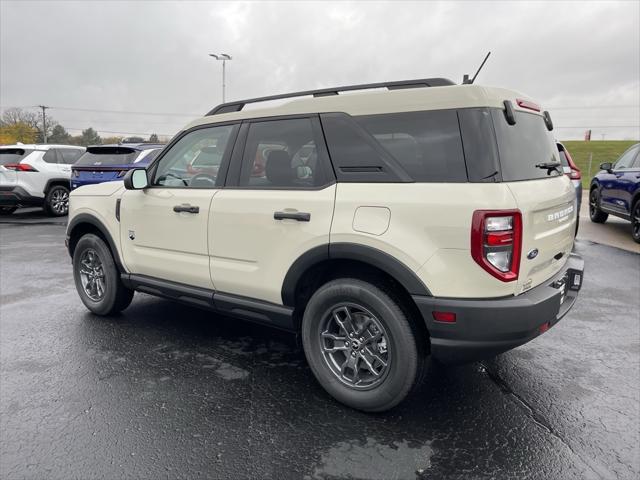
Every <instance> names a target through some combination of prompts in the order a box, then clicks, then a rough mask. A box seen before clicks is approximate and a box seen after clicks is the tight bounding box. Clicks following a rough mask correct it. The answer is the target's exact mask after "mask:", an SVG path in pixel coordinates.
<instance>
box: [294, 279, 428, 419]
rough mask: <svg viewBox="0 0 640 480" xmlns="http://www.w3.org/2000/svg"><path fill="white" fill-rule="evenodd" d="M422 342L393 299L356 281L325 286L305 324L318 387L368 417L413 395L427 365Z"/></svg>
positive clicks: (304, 337)
mask: <svg viewBox="0 0 640 480" xmlns="http://www.w3.org/2000/svg"><path fill="white" fill-rule="evenodd" d="M420 341H421V339H420V338H419V337H418V336H417V334H416V332H415V331H414V329H413V328H412V326H411V324H410V322H409V320H408V319H407V317H406V315H405V314H404V312H403V310H402V309H401V308H400V306H399V305H398V303H397V302H396V301H395V300H394V299H392V297H390V296H389V295H388V294H387V293H385V292H383V291H382V290H381V289H379V288H378V287H376V286H374V285H372V284H370V283H367V282H364V281H361V280H356V279H350V278H344V279H338V280H333V281H331V282H329V283H327V284H325V285H323V286H322V287H320V288H319V289H318V290H317V291H316V292H315V293H314V295H313V296H312V297H311V300H310V301H309V303H308V305H307V308H306V310H305V313H304V318H303V321H302V343H303V346H304V351H305V355H306V357H307V361H308V363H309V366H310V367H311V370H312V371H313V373H314V375H315V377H316V378H317V380H318V382H320V384H321V385H322V386H323V387H324V389H325V390H326V391H327V392H328V393H329V394H330V395H332V396H333V397H334V398H335V399H336V400H338V401H340V402H342V403H344V404H345V405H348V406H350V407H353V408H356V409H358V410H364V411H368V412H381V411H385V410H389V409H390V408H392V407H394V406H395V405H397V404H398V403H400V402H401V401H402V400H403V399H404V398H405V397H406V396H407V395H408V394H409V392H410V391H411V390H412V387H413V386H414V385H415V384H416V381H417V379H418V378H420V376H421V371H422V367H423V362H424V358H423V356H422V355H421V349H420V345H419V342H420Z"/></svg>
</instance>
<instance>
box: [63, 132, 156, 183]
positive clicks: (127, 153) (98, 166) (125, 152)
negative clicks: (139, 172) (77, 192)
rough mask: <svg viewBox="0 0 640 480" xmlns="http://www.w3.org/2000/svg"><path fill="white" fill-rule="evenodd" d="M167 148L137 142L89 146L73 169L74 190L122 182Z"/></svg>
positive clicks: (72, 181)
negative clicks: (115, 181) (128, 173)
mask: <svg viewBox="0 0 640 480" xmlns="http://www.w3.org/2000/svg"><path fill="white" fill-rule="evenodd" d="M163 146H164V145H161V144H156V143H136V144H118V145H95V146H92V147H87V151H86V152H85V153H84V154H83V155H82V156H81V157H80V158H79V159H78V161H77V162H76V163H75V164H74V165H73V167H72V170H71V190H74V189H76V188H78V187H81V186H83V185H91V184H94V183H102V182H112V181H114V180H122V178H123V177H124V176H125V174H126V173H127V172H128V171H129V170H131V169H132V168H140V167H145V166H147V165H149V163H151V162H152V161H153V159H154V158H156V156H157V155H158V153H160V150H162V147H163Z"/></svg>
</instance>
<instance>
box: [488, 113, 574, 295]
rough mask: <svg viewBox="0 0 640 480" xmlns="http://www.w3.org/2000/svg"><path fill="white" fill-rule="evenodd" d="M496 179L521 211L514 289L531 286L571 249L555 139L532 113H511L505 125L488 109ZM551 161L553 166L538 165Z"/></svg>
mask: <svg viewBox="0 0 640 480" xmlns="http://www.w3.org/2000/svg"><path fill="white" fill-rule="evenodd" d="M491 114H492V117H493V123H494V127H495V131H496V139H497V143H498V150H499V158H500V167H501V173H502V180H503V182H505V183H506V184H507V186H508V188H509V190H510V191H511V193H512V195H513V197H514V199H515V201H516V204H517V207H518V209H519V210H520V211H521V212H522V254H521V259H520V273H519V277H518V281H517V284H516V291H515V292H514V293H516V294H519V293H522V292H524V291H526V290H528V289H530V288H532V287H535V286H537V285H539V284H541V283H543V282H544V281H546V280H547V279H549V278H550V277H552V276H553V275H554V274H556V273H557V272H558V271H560V270H561V269H562V267H563V266H564V264H565V262H566V260H567V257H568V256H569V254H570V253H571V249H572V248H573V240H574V232H575V223H576V218H577V203H576V202H577V200H576V194H575V189H574V186H573V184H572V183H571V180H569V178H568V177H567V176H566V175H564V174H563V171H562V166H561V164H560V159H559V156H558V149H557V147H556V143H555V140H554V139H553V136H552V135H551V132H549V131H548V130H547V129H546V126H545V123H544V120H543V118H542V116H541V115H539V114H537V113H528V112H525V111H522V110H518V111H516V114H515V115H516V124H515V125H509V124H508V123H507V121H506V119H505V117H504V114H503V112H502V111H501V110H492V111H491ZM541 163H557V164H558V165H559V166H558V169H557V170H556V169H546V168H539V167H536V165H539V164H541Z"/></svg>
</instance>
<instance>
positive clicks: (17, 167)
mask: <svg viewBox="0 0 640 480" xmlns="http://www.w3.org/2000/svg"><path fill="white" fill-rule="evenodd" d="M4 168H6V169H7V170H14V171H16V172H37V171H38V170H36V169H35V168H33V167H32V166H31V165H29V164H28V163H7V164H6V165H5V166H4Z"/></svg>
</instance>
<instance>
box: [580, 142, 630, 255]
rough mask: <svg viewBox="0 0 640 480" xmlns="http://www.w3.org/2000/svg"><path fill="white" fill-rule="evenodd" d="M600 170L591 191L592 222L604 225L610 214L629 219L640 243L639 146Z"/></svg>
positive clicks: (590, 211)
mask: <svg viewBox="0 0 640 480" xmlns="http://www.w3.org/2000/svg"><path fill="white" fill-rule="evenodd" d="M600 169H601V171H600V172H598V173H597V174H596V176H595V177H593V179H592V180H591V186H590V188H589V216H590V217H591V221H592V222H595V223H604V222H605V221H606V220H607V218H608V217H609V215H615V216H616V217H620V218H624V219H625V220H630V221H631V235H632V236H633V239H634V240H635V241H636V242H637V243H640V143H636V144H635V145H633V146H632V147H631V148H629V149H628V150H627V151H626V152H624V153H623V154H622V155H620V158H618V160H617V161H616V162H615V163H614V164H611V163H610V162H606V163H602V164H600Z"/></svg>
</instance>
